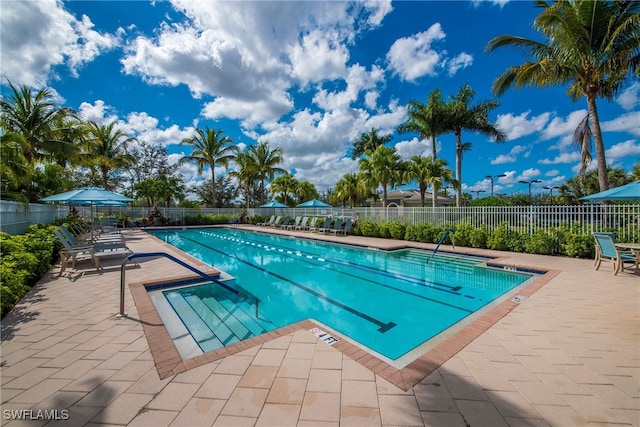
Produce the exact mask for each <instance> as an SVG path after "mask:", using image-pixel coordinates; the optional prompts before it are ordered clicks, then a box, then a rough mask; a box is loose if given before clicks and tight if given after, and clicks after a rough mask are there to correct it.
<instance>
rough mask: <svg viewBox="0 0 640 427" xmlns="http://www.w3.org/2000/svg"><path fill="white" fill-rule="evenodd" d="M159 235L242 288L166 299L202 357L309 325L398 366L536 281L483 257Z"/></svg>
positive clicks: (227, 233) (203, 234)
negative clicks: (309, 322) (297, 324)
mask: <svg viewBox="0 0 640 427" xmlns="http://www.w3.org/2000/svg"><path fill="white" fill-rule="evenodd" d="M153 234H154V235H155V236H156V237H158V238H160V239H162V240H164V241H165V242H167V243H170V244H172V245H174V246H176V247H178V248H179V249H181V250H183V251H185V252H187V253H189V254H190V255H192V256H194V257H195V258H198V259H200V260H202V261H204V262H206V263H208V264H210V265H212V266H214V267H215V268H216V269H219V270H221V271H223V272H225V273H228V275H231V276H233V277H234V278H235V280H233V281H230V282H227V283H226V284H225V286H221V285H220V284H219V283H208V284H202V285H198V286H188V287H183V288H179V289H171V290H166V291H164V295H165V297H166V299H167V300H168V302H169V303H170V304H171V306H172V307H173V309H174V310H175V311H176V312H177V313H178V315H179V316H180V318H181V319H182V321H183V322H184V324H185V326H186V327H187V329H188V330H189V333H190V334H191V335H192V336H193V338H194V339H195V340H196V342H197V343H198V345H199V346H200V348H201V349H202V350H203V351H205V352H206V351H211V350H214V349H216V348H219V347H221V346H224V345H229V344H231V343H234V342H237V341H239V340H242V339H246V338H249V337H251V336H255V335H258V334H261V333H264V332H266V331H270V330H273V329H276V328H280V327H283V326H286V325H289V324H292V323H295V322H298V321H301V320H304V319H308V318H312V319H316V320H318V321H319V322H321V323H323V324H325V325H327V326H328V327H330V328H332V329H334V330H336V331H338V332H340V333H341V334H344V335H345V336H348V337H350V338H351V339H353V340H355V341H357V342H359V343H361V344H362V345H364V346H366V347H369V348H370V349H372V350H374V351H375V352H377V353H379V354H381V355H383V356H385V357H387V358H389V359H392V360H396V359H398V358H399V357H401V356H402V355H404V354H406V353H407V352H409V351H411V350H412V349H414V348H415V347H417V346H419V345H420V344H422V343H424V342H425V341H427V340H429V339H431V338H433V337H435V336H436V335H438V334H439V333H441V332H442V331H444V330H446V329H448V328H449V327H451V326H452V325H455V324H456V323H458V322H460V321H461V320H463V319H465V318H466V317H467V316H469V315H471V314H473V313H474V312H476V311H477V310H479V309H481V308H482V307H484V306H486V305H487V304H489V303H491V302H492V301H493V300H495V299H496V298H498V297H500V296H501V295H503V294H504V293H506V292H508V291H509V290H511V289H513V288H514V287H517V286H519V285H521V284H523V283H524V282H525V281H527V280H528V279H529V278H531V276H532V274H531V273H524V272H517V271H506V270H503V269H498V268H489V267H487V266H486V264H485V262H486V261H487V259H485V258H479V257H469V256H459V255H454V254H447V253H441V252H439V253H437V254H436V255H435V256H434V257H433V258H431V255H432V253H431V252H430V251H421V250H416V249H406V250H396V251H382V250H374V249H367V248H361V247H354V246H349V245H341V244H329V243H326V242H320V241H315V240H310V239H299V238H292V237H286V236H275V235H269V234H264V233H255V232H247V231H242V230H237V229H227V228H208V229H189V230H179V231H175V230H159V231H154V232H153ZM256 298H257V299H259V308H258V316H257V317H256V315H255V314H256V307H255V300H256Z"/></svg>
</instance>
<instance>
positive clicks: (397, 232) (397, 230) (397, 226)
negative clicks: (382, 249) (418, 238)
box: [388, 221, 407, 239]
mask: <svg viewBox="0 0 640 427" xmlns="http://www.w3.org/2000/svg"><path fill="white" fill-rule="evenodd" d="M388 230H389V234H390V235H391V237H392V238H394V239H404V236H405V235H406V233H407V224H405V223H404V222H401V221H392V222H390V223H388Z"/></svg>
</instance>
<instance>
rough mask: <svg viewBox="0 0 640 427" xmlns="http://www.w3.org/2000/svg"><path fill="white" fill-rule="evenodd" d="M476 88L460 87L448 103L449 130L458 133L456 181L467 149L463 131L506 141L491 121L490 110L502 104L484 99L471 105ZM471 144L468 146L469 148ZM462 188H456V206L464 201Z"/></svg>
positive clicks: (447, 120)
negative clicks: (463, 154) (463, 139)
mask: <svg viewBox="0 0 640 427" xmlns="http://www.w3.org/2000/svg"><path fill="white" fill-rule="evenodd" d="M474 96H475V92H474V90H473V89H472V88H471V86H469V85H468V84H466V85H464V86H463V87H462V88H460V91H459V92H458V93H457V94H456V95H455V96H454V97H453V99H452V101H451V102H450V103H448V104H447V108H446V113H445V115H446V119H445V120H446V123H445V126H446V127H447V128H448V130H450V131H453V133H454V134H455V135H456V181H458V182H459V183H461V182H462V153H463V151H465V143H463V142H462V131H463V130H469V131H474V132H478V133H481V134H483V135H487V136H489V137H491V138H493V139H494V140H495V141H496V142H504V141H505V139H506V135H505V133H504V132H502V131H501V130H500V129H498V128H497V127H496V126H495V125H494V124H492V123H490V122H489V112H490V111H491V110H493V109H494V108H496V107H498V106H499V105H500V104H499V103H498V102H496V101H482V102H480V103H478V104H476V105H471V102H472V101H473V97H474ZM468 147H469V146H467V149H468ZM461 191H462V188H461V187H460V186H458V187H457V188H456V206H458V207H460V206H461V202H462V199H461V197H462V194H461Z"/></svg>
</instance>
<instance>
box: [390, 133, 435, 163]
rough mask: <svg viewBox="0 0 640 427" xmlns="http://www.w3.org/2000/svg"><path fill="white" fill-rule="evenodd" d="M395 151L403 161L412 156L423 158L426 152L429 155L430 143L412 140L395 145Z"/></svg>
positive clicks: (416, 139)
mask: <svg viewBox="0 0 640 427" xmlns="http://www.w3.org/2000/svg"><path fill="white" fill-rule="evenodd" d="M395 149H396V151H397V153H398V154H399V155H400V157H401V158H402V159H403V160H409V159H410V158H411V157H413V156H425V155H426V153H427V152H428V153H429V155H430V154H431V143H430V142H429V143H427V141H425V140H424V139H423V140H419V139H418V138H413V139H411V140H409V141H400V142H398V143H396V145H395Z"/></svg>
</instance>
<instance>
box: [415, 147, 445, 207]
mask: <svg viewBox="0 0 640 427" xmlns="http://www.w3.org/2000/svg"><path fill="white" fill-rule="evenodd" d="M406 174H407V176H406V178H407V180H409V181H414V180H415V181H416V182H417V183H418V186H419V188H420V200H421V202H422V207H424V199H425V193H426V191H427V187H428V186H431V206H432V207H433V208H435V207H436V201H437V199H438V192H439V191H440V188H442V184H444V183H445V182H451V181H452V180H453V172H452V171H451V169H449V168H447V161H446V160H444V159H433V158H432V157H422V156H413V157H412V158H411V160H409V162H408V164H407V171H406Z"/></svg>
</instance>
